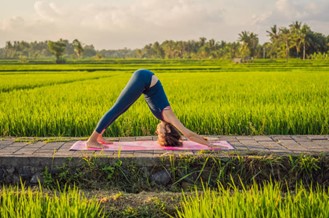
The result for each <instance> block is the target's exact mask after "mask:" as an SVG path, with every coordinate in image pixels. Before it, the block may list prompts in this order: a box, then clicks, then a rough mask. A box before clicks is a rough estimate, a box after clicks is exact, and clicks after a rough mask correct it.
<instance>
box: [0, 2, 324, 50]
mask: <svg viewBox="0 0 329 218" xmlns="http://www.w3.org/2000/svg"><path fill="white" fill-rule="evenodd" d="M0 1H1V7H0V47H4V45H5V42H6V41H9V40H10V41H13V40H25V41H35V40H36V41H44V40H58V39H59V38H63V39H68V40H70V41H72V40H73V39H75V38H77V39H79V40H80V41H81V42H83V43H85V44H93V45H94V46H95V47H96V49H103V48H104V49H118V48H124V47H127V48H141V47H143V46H144V45H145V44H148V43H153V42H155V41H159V42H162V41H164V40H166V39H173V40H191V39H194V40H198V39H199V37H206V38H207V39H211V38H213V39H215V40H218V41H219V40H225V41H230V42H233V41H236V40H237V39H238V34H239V33H240V32H241V31H244V30H246V31H251V32H254V33H256V34H257V35H258V36H259V38H260V41H261V42H265V41H268V38H267V36H266V30H269V29H270V27H271V26H273V25H274V24H277V25H278V26H288V25H289V24H291V23H292V22H294V21H301V22H302V23H306V24H308V25H310V26H311V28H312V30H313V31H316V32H321V33H323V34H325V35H329V13H328V11H329V1H327V0H312V1H311V0H266V1H265V0H264V1H259V0H248V1H245V0H120V1H119V0H88V1H87V0H38V1H36V0H10V1H8V0H0Z"/></svg>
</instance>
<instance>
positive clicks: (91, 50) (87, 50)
mask: <svg viewBox="0 0 329 218" xmlns="http://www.w3.org/2000/svg"><path fill="white" fill-rule="evenodd" d="M83 50H84V52H83V54H84V56H86V57H93V56H95V55H96V54H97V52H96V50H95V47H94V46H93V45H85V46H84V47H83Z"/></svg>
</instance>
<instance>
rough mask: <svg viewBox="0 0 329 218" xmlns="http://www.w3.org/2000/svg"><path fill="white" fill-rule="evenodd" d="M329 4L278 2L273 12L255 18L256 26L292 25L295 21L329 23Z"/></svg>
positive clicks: (299, 1)
mask: <svg viewBox="0 0 329 218" xmlns="http://www.w3.org/2000/svg"><path fill="white" fill-rule="evenodd" d="M328 10H329V2H327V1H324V0H316V1H312V2H309V1H306V0H298V1H297V0H276V2H275V7H274V9H273V10H272V11H266V12H263V13H261V14H258V15H257V16H254V17H253V21H254V23H255V24H260V23H266V24H268V23H287V24H289V23H291V22H294V21H302V22H308V21H323V22H329V13H328Z"/></svg>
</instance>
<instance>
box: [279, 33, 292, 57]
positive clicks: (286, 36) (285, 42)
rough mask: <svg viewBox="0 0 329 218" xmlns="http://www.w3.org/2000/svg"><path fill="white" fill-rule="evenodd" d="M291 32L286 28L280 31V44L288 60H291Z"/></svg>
mask: <svg viewBox="0 0 329 218" xmlns="http://www.w3.org/2000/svg"><path fill="white" fill-rule="evenodd" d="M290 40H291V38H290V31H289V29H287V28H286V27H281V28H280V29H279V43H280V45H281V46H280V47H281V48H282V49H283V51H285V55H286V59H287V60H288V58H289V50H290Z"/></svg>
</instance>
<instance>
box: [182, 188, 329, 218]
mask: <svg viewBox="0 0 329 218" xmlns="http://www.w3.org/2000/svg"><path fill="white" fill-rule="evenodd" d="M281 190H282V186H281V185H280V184H279V183H274V184H273V183H272V182H269V183H267V184H265V185H264V186H263V187H260V186H259V185H257V184H256V183H254V184H253V185H252V187H251V188H250V189H246V188H243V190H239V189H238V188H237V187H236V186H234V185H233V186H232V189H226V188H224V187H223V186H221V185H219V187H218V190H216V191H214V190H210V189H207V188H204V190H203V192H201V193H200V192H198V191H196V193H195V194H194V195H189V196H188V197H186V196H184V200H183V203H182V207H181V209H179V211H178V217H180V218H183V217H194V218H197V217H203V218H205V217H253V218H254V217H296V218H297V217H298V218H300V217H329V210H328V199H329V189H328V188H320V187H319V186H317V187H316V188H315V189H313V190H312V189H310V190H308V189H306V188H305V187H304V186H303V185H298V186H297V187H296V189H294V190H293V191H292V190H288V191H287V192H282V191H281Z"/></svg>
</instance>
